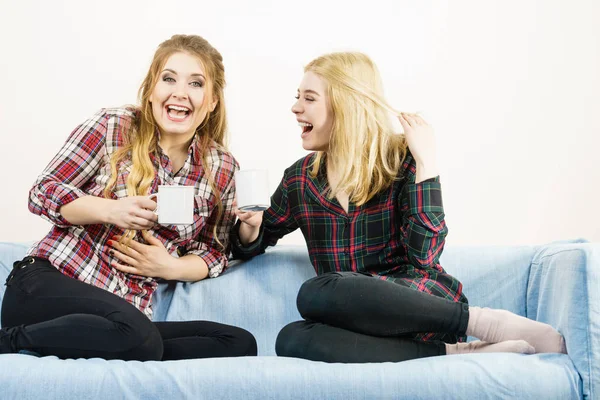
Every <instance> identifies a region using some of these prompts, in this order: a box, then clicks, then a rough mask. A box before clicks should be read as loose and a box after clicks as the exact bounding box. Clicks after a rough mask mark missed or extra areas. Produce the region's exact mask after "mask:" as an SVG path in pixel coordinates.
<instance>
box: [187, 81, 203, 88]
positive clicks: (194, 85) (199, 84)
mask: <svg viewBox="0 0 600 400" xmlns="http://www.w3.org/2000/svg"><path fill="white" fill-rule="evenodd" d="M190 85H192V86H193V87H196V88H201V87H203V86H204V83H202V82H201V81H193V82H191V83H190Z"/></svg>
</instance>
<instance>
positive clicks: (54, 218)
mask: <svg viewBox="0 0 600 400" xmlns="http://www.w3.org/2000/svg"><path fill="white" fill-rule="evenodd" d="M106 132H107V116H106V114H105V112H104V111H103V110H101V111H99V112H98V113H96V115H94V116H93V117H92V118H90V119H88V120H87V121H85V122H84V123H83V124H81V125H79V126H78V127H77V128H76V129H75V130H74V131H73V132H72V133H71V135H70V136H69V138H68V139H67V141H66V142H65V144H64V145H63V146H62V148H61V149H60V150H59V151H58V153H57V154H56V155H55V156H54V158H53V159H52V161H50V163H49V164H48V166H47V167H46V168H45V169H44V171H43V172H42V174H41V175H40V176H39V177H38V178H37V180H36V181H35V183H34V185H33V187H32V188H31V190H30V191H29V210H30V211H31V212H32V213H34V214H37V215H40V216H41V217H42V218H44V219H46V220H48V221H50V222H51V223H52V224H54V225H57V226H59V227H68V226H71V225H72V224H71V223H70V222H68V221H67V220H66V219H65V218H64V217H63V216H62V215H61V213H60V208H61V207H62V206H64V205H65V204H68V203H70V202H72V201H73V200H76V199H78V198H80V197H82V196H85V195H86V193H85V192H84V191H83V190H82V187H83V186H84V185H85V184H86V183H87V182H88V181H89V180H90V179H93V177H94V176H95V175H96V173H97V171H98V169H99V168H100V166H101V165H102V162H103V158H104V155H105V152H106V146H105V143H106Z"/></svg>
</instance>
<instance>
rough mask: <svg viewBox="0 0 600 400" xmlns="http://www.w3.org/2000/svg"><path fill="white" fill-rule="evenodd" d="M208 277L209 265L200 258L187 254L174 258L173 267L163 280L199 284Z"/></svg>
mask: <svg viewBox="0 0 600 400" xmlns="http://www.w3.org/2000/svg"><path fill="white" fill-rule="evenodd" d="M207 276H208V265H207V264H206V262H205V261H204V260H203V259H202V258H201V257H199V256H197V255H195V254H187V255H185V256H183V257H180V258H173V265H172V267H171V268H169V269H168V270H167V272H166V273H165V276H161V278H164V279H167V280H174V281H182V282H197V281H201V280H202V279H205V278H206V277H207Z"/></svg>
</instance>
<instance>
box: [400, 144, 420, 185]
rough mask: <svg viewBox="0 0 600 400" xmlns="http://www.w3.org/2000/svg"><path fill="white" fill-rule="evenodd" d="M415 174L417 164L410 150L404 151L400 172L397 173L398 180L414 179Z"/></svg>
mask: <svg viewBox="0 0 600 400" xmlns="http://www.w3.org/2000/svg"><path fill="white" fill-rule="evenodd" d="M416 174H417V164H416V163H415V159H414V157H413V155H412V154H411V152H410V150H408V149H406V157H404V161H402V165H401V166H400V171H398V179H404V178H407V177H408V178H409V179H410V177H411V176H412V177H414V176H415V175H416Z"/></svg>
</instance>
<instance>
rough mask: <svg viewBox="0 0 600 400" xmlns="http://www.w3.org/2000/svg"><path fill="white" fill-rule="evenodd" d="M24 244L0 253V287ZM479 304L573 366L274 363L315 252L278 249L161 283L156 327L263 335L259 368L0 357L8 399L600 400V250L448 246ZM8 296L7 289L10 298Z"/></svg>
mask: <svg viewBox="0 0 600 400" xmlns="http://www.w3.org/2000/svg"><path fill="white" fill-rule="evenodd" d="M25 250H26V246H25V245H24V244H15V243H0V279H2V282H4V280H5V278H6V276H7V274H8V273H9V271H10V269H11V267H12V262H13V261H14V260H16V259H20V258H21V257H23V255H24V253H25ZM442 263H443V265H444V266H445V268H446V269H447V270H448V272H450V273H452V274H454V275H455V276H457V277H458V278H459V279H461V280H462V282H463V283H464V287H465V292H466V294H467V296H468V297H469V300H470V302H471V304H473V305H480V306H489V307H495V308H504V309H507V310H510V311H513V312H515V313H518V314H520V315H526V316H527V317H529V318H533V319H537V320H540V321H544V322H547V323H550V324H552V325H553V326H555V327H556V328H558V329H559V330H560V331H561V332H562V333H563V334H564V335H565V338H566V342H567V346H568V351H569V355H561V354H541V355H516V354H475V355H456V356H444V357H432V358H426V359H419V360H412V361H408V362H402V363H381V364H327V363H320V362H312V361H306V360H301V359H293V358H285V357H276V356H275V350H274V343H275V338H276V335H277V333H278V331H279V329H280V328H281V327H283V326H284V325H285V324H287V323H288V322H290V321H294V320H297V319H299V315H298V312H297V311H296V306H295V304H296V303H295V297H296V293H297V291H298V289H299V287H300V285H301V283H302V282H303V281H304V280H306V279H308V278H310V277H311V276H313V275H314V271H313V269H312V267H311V266H310V263H309V260H308V256H307V252H306V248H304V247H302V246H297V247H296V246H277V247H275V248H272V249H269V250H268V251H267V253H266V254H264V255H262V256H259V257H256V258H254V259H253V260H251V261H248V262H245V263H238V264H236V265H235V266H234V267H232V268H230V269H229V270H228V271H227V272H226V273H225V274H223V275H222V276H220V277H219V278H217V279H210V280H206V281H202V282H199V283H194V284H183V283H177V284H174V283H173V284H162V285H161V286H160V289H159V291H158V292H157V295H156V297H155V299H154V304H155V318H156V319H157V320H186V319H207V320H214V321H220V322H224V323H229V324H234V325H239V326H241V327H243V328H245V329H247V330H249V331H250V332H252V333H254V335H255V336H256V338H257V342H258V348H259V357H244V358H220V359H204V360H187V361H169V362H135V361H129V362H125V361H105V360H101V359H90V360H84V359H78V360H59V359H57V358H56V357H41V358H37V357H34V356H30V355H24V354H5V355H0V398H1V399H100V398H110V399H291V398H298V399H344V400H349V399H394V398H398V399H399V398H402V399H446V398H448V399H516V398H518V399H582V398H583V399H600V337H599V336H600V335H599V332H600V245H599V244H589V243H583V242H571V243H555V244H552V245H548V246H536V247H534V246H530V247H528V246H525V247H451V246H450V247H448V248H447V249H446V250H445V253H444V255H443V258H442ZM3 293H4V286H2V287H1V289H0V298H1V296H2V295H3Z"/></svg>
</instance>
